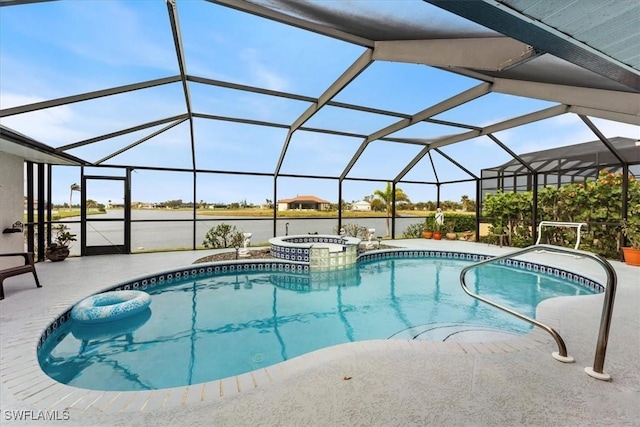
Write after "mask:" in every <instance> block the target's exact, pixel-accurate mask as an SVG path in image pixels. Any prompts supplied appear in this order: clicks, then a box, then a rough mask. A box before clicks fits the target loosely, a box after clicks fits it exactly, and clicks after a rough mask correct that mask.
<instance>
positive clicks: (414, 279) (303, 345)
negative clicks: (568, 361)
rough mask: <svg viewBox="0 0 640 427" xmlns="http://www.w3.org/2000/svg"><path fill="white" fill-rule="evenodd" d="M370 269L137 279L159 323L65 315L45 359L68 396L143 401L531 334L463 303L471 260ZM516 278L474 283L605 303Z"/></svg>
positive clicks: (534, 300) (373, 262) (532, 299)
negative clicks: (396, 352) (394, 349)
mask: <svg viewBox="0 0 640 427" xmlns="http://www.w3.org/2000/svg"><path fill="white" fill-rule="evenodd" d="M364 258H368V260H365V261H361V262H359V263H358V265H357V266H356V267H354V268H350V269H343V270H340V271H334V272H328V273H302V272H301V271H299V269H298V268H297V267H296V268H292V267H290V266H287V265H283V264H280V263H271V264H269V263H264V262H263V263H262V264H260V263H255V262H254V263H253V264H252V263H248V264H247V263H245V264H243V265H240V264H238V265H233V264H230V265H228V266H227V268H224V266H212V265H209V266H198V267H192V268H191V269H190V270H184V271H182V272H173V273H164V274H162V275H159V276H153V277H149V278H146V279H141V280H137V281H135V282H133V283H130V284H127V285H125V288H126V286H129V287H133V288H137V289H143V288H144V290H146V291H147V292H149V293H150V294H151V295H152V303H151V312H146V313H141V315H140V316H134V317H133V318H130V319H127V320H126V321H123V322H119V323H117V324H111V325H110V326H109V327H105V328H95V329H90V328H89V329H87V328H79V325H75V324H74V322H73V321H69V320H68V318H65V316H64V315H63V317H62V318H61V319H58V320H57V321H56V322H54V325H55V326H53V327H52V328H50V331H49V333H48V334H46V336H44V337H43V339H42V340H41V343H40V349H39V352H38V355H39V360H40V363H41V366H42V368H43V370H44V371H45V372H46V373H47V374H48V375H49V376H51V377H52V378H54V379H56V380H57V381H60V382H62V383H65V384H69V385H72V386H76V387H80V388H88V389H98V390H145V389H159V388H167V387H175V386H183V385H188V384H197V383H202V382H207V381H213V380H215V379H219V378H225V377H229V376H233V375H238V374H241V373H244V372H249V371H252V370H255V369H259V368H263V367H266V366H270V365H273V364H275V363H278V362H281V361H283V360H288V359H290V358H293V357H295V356H298V355H301V354H305V353H309V352H312V351H314V350H317V349H320V348H324V347H328V346H332V345H335V344H340V343H346V342H351V341H360V340H369V339H380V338H394V339H433V336H434V335H433V331H434V330H437V329H438V326H440V325H473V327H474V328H480V329H482V328H484V329H496V328H499V329H501V330H503V331H506V332H508V333H510V334H522V333H526V332H527V331H529V329H530V325H529V324H527V323H524V322H521V321H519V320H517V319H515V318H512V317H511V316H508V315H507V314H505V313H502V312H500V311H499V310H496V309H494V308H492V307H489V306H486V305H484V304H482V303H480V302H478V301H477V300H474V299H472V298H470V297H468V296H467V295H466V294H464V292H463V291H462V289H461V287H460V283H459V272H460V269H461V268H462V266H464V265H468V263H469V262H471V261H472V259H470V257H459V256H458V254H455V256H454V255H451V254H447V255H446V256H444V254H443V256H442V257H441V256H440V253H438V255H437V256H435V257H433V256H432V254H430V253H424V252H417V251H415V252H413V251H405V252H398V251H396V252H395V253H392V254H389V253H387V254H380V255H379V256H370V257H364ZM468 258H469V259H468ZM267 265H272V266H274V267H275V268H265V266H267ZM247 266H250V268H247ZM251 267H255V268H251ZM285 267H289V268H285ZM519 267H522V269H518V270H516V269H513V268H511V267H510V266H507V265H501V266H487V267H483V268H481V269H479V270H478V271H477V272H476V273H474V274H471V275H470V276H469V282H468V283H469V284H470V286H472V287H475V289H473V288H472V290H474V292H477V293H479V294H481V295H483V296H487V297H489V298H492V299H494V300H495V301H497V302H500V303H503V304H505V305H507V306H509V307H512V308H515V309H516V310H518V311H521V312H523V313H524V314H526V315H528V316H531V317H534V316H535V307H536V306H537V304H538V303H539V302H540V301H542V300H544V299H546V298H550V297H554V296H559V295H583V294H591V293H595V292H597V291H596V290H594V289H591V288H595V287H597V286H596V284H593V283H590V282H589V283H586V286H585V283H584V278H578V276H575V277H574V276H573V275H571V279H574V281H578V282H582V284H580V283H574V282H573V281H571V282H570V281H568V280H567V279H568V277H567V272H562V271H558V270H549V271H548V273H551V274H547V270H546V269H545V268H544V267H541V266H537V265H533V264H527V265H522V266H520V265H519ZM231 268H233V271H230V270H231ZM543 269H544V270H545V273H542V270H543ZM185 271H186V272H187V273H186V274H185ZM178 273H180V274H178ZM569 274H570V273H569ZM185 275H186V276H187V279H185ZM178 276H179V278H178ZM439 339H441V338H439Z"/></svg>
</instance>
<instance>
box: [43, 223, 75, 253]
mask: <svg viewBox="0 0 640 427" xmlns="http://www.w3.org/2000/svg"><path fill="white" fill-rule="evenodd" d="M53 229H54V230H55V231H56V236H55V240H54V241H53V243H51V244H49V246H47V249H46V250H45V254H44V255H45V257H46V258H47V259H49V260H51V261H53V262H56V261H63V260H65V259H66V258H67V257H68V256H69V244H70V243H71V242H75V241H76V235H75V234H72V233H70V232H69V227H67V226H66V225H64V224H60V225H56V226H55V227H53Z"/></svg>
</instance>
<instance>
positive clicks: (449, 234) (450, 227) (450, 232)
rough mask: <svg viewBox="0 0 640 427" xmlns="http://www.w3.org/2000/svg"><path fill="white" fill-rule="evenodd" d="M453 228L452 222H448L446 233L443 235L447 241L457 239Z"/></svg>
mask: <svg viewBox="0 0 640 427" xmlns="http://www.w3.org/2000/svg"><path fill="white" fill-rule="evenodd" d="M454 228H455V224H454V223H453V221H448V222H447V224H446V229H447V233H446V234H445V237H446V238H447V240H456V239H457V238H458V235H457V234H456V233H454V231H453V229H454Z"/></svg>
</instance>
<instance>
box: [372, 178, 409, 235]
mask: <svg viewBox="0 0 640 427" xmlns="http://www.w3.org/2000/svg"><path fill="white" fill-rule="evenodd" d="M393 193H394V192H393V187H392V186H391V183H390V182H387V188H385V189H384V190H376V191H374V192H373V195H374V197H376V198H378V199H380V200H382V202H383V203H384V207H385V210H386V211H387V218H386V222H385V224H386V226H387V234H386V235H387V236H389V235H390V234H391V233H390V232H389V218H391V212H392V210H393V209H392V207H393V206H392V205H393V203H394V194H393ZM409 201H410V200H409V196H407V195H406V194H405V192H404V191H402V189H400V188H398V187H396V191H395V203H396V204H397V203H398V202H409Z"/></svg>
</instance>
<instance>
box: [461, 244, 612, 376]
mask: <svg viewBox="0 0 640 427" xmlns="http://www.w3.org/2000/svg"><path fill="white" fill-rule="evenodd" d="M541 249H542V250H545V251H547V252H556V253H560V254H577V255H580V256H582V257H586V258H591V259H592V260H595V261H596V262H597V263H598V264H600V266H601V267H603V268H604V270H605V273H606V275H607V284H606V288H605V295H604V302H603V307H602V316H601V318H600V329H599V332H598V342H597V344H596V354H595V358H594V361H593V367H587V368H584V370H585V372H586V373H587V374H588V375H589V376H591V377H593V378H596V379H599V380H610V379H611V376H610V375H609V374H605V373H604V372H603V368H604V358H605V354H606V352H607V342H608V338H609V329H610V326H611V316H612V312H613V303H614V300H615V293H616V287H617V282H618V279H617V276H616V272H615V270H614V269H613V267H612V266H611V264H610V263H609V261H607V260H606V259H605V258H603V257H601V256H600V255H597V254H594V253H591V252H586V251H581V250H577V249H569V248H564V247H561V246H553V245H545V244H536V245H531V246H527V247H526V248H523V249H519V250H516V251H513V252H509V253H507V254H504V255H500V256H495V257H492V258H487V259H484V260H482V261H479V262H476V263H473V264H471V265H469V266H467V267H465V268H463V269H462V271H461V272H460V284H461V286H462V289H463V290H464V291H465V292H466V293H467V294H468V295H470V296H471V297H473V298H476V299H478V300H480V301H482V302H485V303H487V304H489V305H492V306H493V307H496V308H498V309H500V310H502V311H505V312H507V313H509V314H512V315H514V316H516V317H517V318H519V319H521V320H524V321H527V322H529V323H531V324H533V325H535V326H538V327H540V328H542V329H544V330H545V331H547V332H549V334H551V336H552V337H553V339H554V340H555V341H556V344H557V345H558V352H553V353H552V356H553V358H554V359H556V360H559V361H561V362H565V363H568V362H573V361H574V359H573V357H571V356H568V355H567V347H566V345H565V343H564V341H563V340H562V337H561V336H560V334H558V332H557V331H556V330H555V329H553V328H551V327H549V326H547V325H545V324H543V323H541V322H539V321H537V320H535V319H532V318H530V317H528V316H525V315H524V314H521V313H518V312H516V311H514V310H511V309H510V308H507V307H504V306H502V305H500V304H498V303H495V302H493V301H490V300H488V299H486V298H484V297H481V296H480V295H477V294H474V293H473V292H471V291H470V290H469V288H468V287H467V283H466V281H465V275H466V274H467V272H468V271H469V270H471V269H473V268H476V267H479V266H481V265H484V264H489V263H493V262H496V261H500V260H503V259H507V258H511V257H515V256H518V255H523V254H526V253H529V252H533V251H540V250H541Z"/></svg>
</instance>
